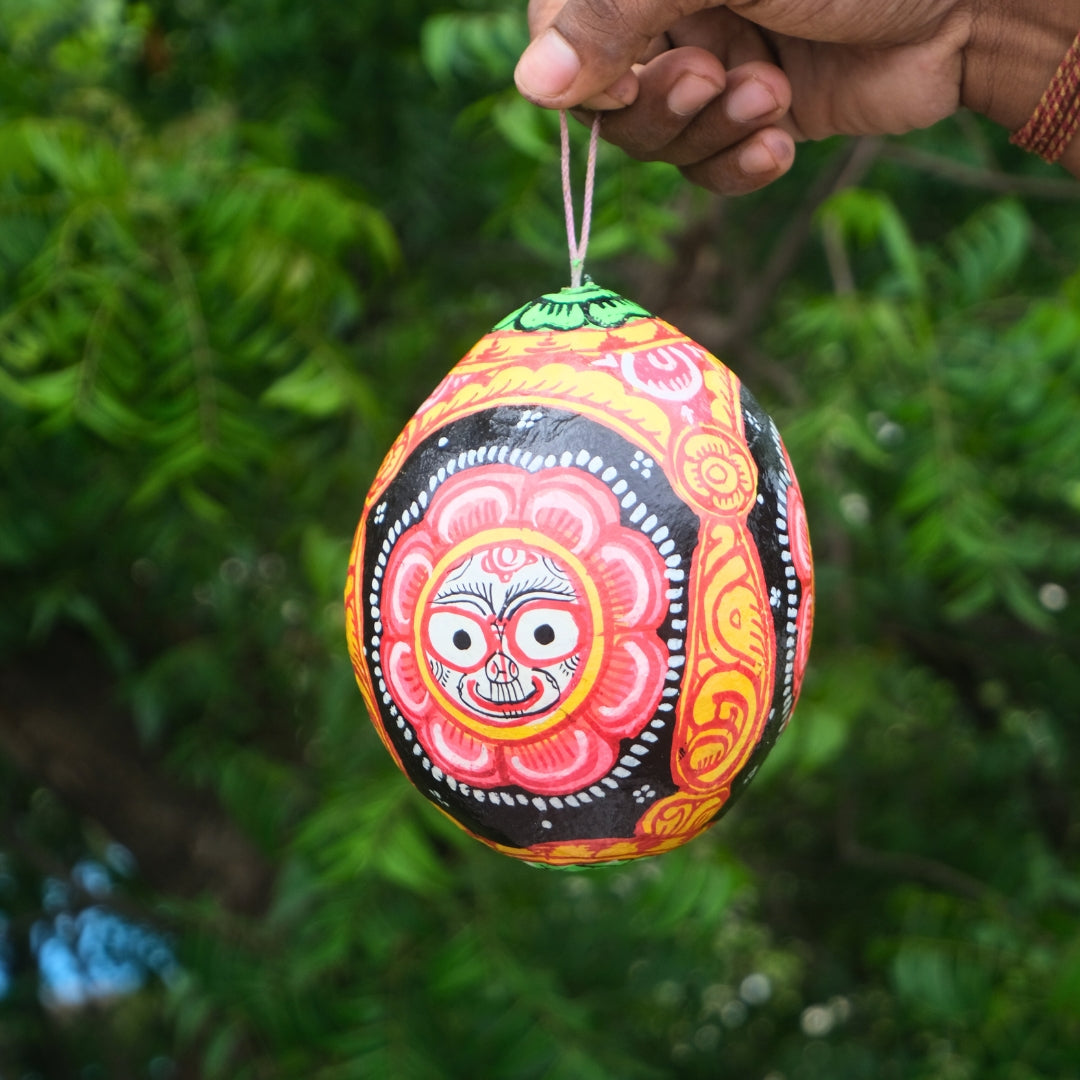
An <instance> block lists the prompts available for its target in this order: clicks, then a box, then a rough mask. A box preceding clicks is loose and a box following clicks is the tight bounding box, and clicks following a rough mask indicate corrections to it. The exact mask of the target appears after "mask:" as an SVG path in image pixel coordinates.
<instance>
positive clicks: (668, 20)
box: [514, 0, 722, 109]
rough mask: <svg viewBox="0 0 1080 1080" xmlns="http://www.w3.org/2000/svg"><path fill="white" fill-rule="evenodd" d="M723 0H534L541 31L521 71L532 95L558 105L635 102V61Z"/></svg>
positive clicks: (534, 20) (522, 85) (521, 85)
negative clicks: (682, 24)
mask: <svg viewBox="0 0 1080 1080" xmlns="http://www.w3.org/2000/svg"><path fill="white" fill-rule="evenodd" d="M721 2H722V0H565V3H561V2H560V0H531V2H530V6H529V14H530V20H529V21H530V28H531V30H532V33H533V35H534V37H533V40H532V42H531V44H530V45H529V47H528V48H527V49H526V50H525V52H524V53H523V54H522V56H521V59H520V60H519V61H518V65H517V70H516V71H515V73H514V78H515V81H516V82H517V85H518V89H519V90H520V91H521V93H522V94H523V95H524V96H525V97H527V98H528V99H529V100H530V101H534V102H536V104H538V105H543V106H545V107H546V108H552V109H569V108H573V107H574V106H578V105H582V104H584V103H588V104H590V105H592V106H593V107H605V105H606V107H609V108H616V107H619V106H622V105H629V104H631V103H632V102H633V101H634V99H635V98H636V96H637V92H638V85H637V79H636V77H635V75H634V72H633V71H632V70H631V68H632V66H633V64H634V63H636V62H638V61H640V60H641V59H642V58H643V57H645V56H647V55H649V54H650V52H651V51H652V50H654V47H655V42H656V39H657V38H659V37H661V36H662V35H663V33H664V31H665V30H666V29H667V28H668V27H669V26H671V25H672V24H673V23H675V22H677V21H678V20H679V19H680V18H682V17H684V16H685V15H687V14H690V13H691V12H695V11H700V10H703V9H704V8H708V7H716V6H718V5H719V3H721Z"/></svg>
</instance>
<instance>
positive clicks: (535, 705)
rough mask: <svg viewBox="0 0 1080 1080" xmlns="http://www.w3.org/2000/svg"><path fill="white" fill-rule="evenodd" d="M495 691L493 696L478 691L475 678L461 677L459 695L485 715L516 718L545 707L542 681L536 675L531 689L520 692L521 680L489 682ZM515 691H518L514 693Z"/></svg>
mask: <svg viewBox="0 0 1080 1080" xmlns="http://www.w3.org/2000/svg"><path fill="white" fill-rule="evenodd" d="M488 685H489V686H490V687H491V688H492V690H493V691H494V692H495V696H494V697H488V696H487V695H486V694H482V693H480V690H479V686H478V680H477V679H463V680H462V682H461V696H462V699H463V700H464V702H465V704H466V705H469V706H471V707H472V708H473V709H475V710H476V711H477V712H480V713H483V714H484V715H486V716H502V717H507V718H512V719H517V718H519V717H522V716H528V715H529V714H530V713H531V712H541V711H543V709H544V708H546V703H545V702H544V682H543V680H542V679H541V678H540V677H539V676H538V675H533V677H532V689H531V690H529V691H528V692H526V693H524V694H522V693H520V690H521V689H522V685H521V681H520V680H515V681H514V682H513V683H489V684H488ZM515 691H519V692H518V693H515Z"/></svg>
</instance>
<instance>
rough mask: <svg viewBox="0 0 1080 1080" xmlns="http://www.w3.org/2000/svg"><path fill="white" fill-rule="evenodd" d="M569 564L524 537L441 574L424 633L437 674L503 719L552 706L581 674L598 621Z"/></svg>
mask: <svg viewBox="0 0 1080 1080" xmlns="http://www.w3.org/2000/svg"><path fill="white" fill-rule="evenodd" d="M581 601H582V597H581V590H580V587H579V586H577V585H576V584H575V581H574V579H573V577H572V575H571V573H570V571H569V569H568V568H567V567H564V566H561V565H559V563H558V562H557V561H556V560H555V559H554V558H553V557H552V556H550V555H546V554H543V553H538V552H534V551H530V550H529V548H528V547H526V546H525V545H524V544H504V545H500V546H497V547H489V548H486V549H484V550H483V551H480V552H478V553H477V554H475V555H472V556H470V557H469V558H467V559H465V560H464V562H462V563H460V564H459V565H458V566H455V567H453V568H452V569H451V570H449V571H448V572H447V574H446V576H445V578H444V579H443V580H442V581H441V582H438V583H437V585H436V587H435V590H434V593H433V595H432V597H431V600H430V602H429V606H428V608H427V610H426V611H425V612H424V615H423V620H424V621H423V631H422V640H423V643H424V651H425V655H426V658H427V662H428V665H429V666H430V668H431V672H432V675H433V676H434V677H435V680H436V681H437V682H438V683H439V685H440V686H442V687H443V689H444V690H445V692H446V693H447V694H448V695H449V696H450V697H451V698H452V699H453V700H454V701H455V703H456V704H457V705H458V706H460V707H461V708H463V709H465V710H466V711H467V712H470V713H472V714H474V715H476V716H479V717H484V718H485V719H487V720H489V721H494V722H495V723H496V724H497V723H499V722H500V721H502V722H504V723H507V724H517V723H518V722H520V721H521V720H522V719H524V718H527V717H539V716H543V715H545V714H547V713H549V712H551V711H552V710H553V709H554V708H556V707H557V706H558V705H559V704H560V702H562V701H563V700H564V699H565V698H566V696H567V694H568V693H569V691H570V690H571V689H572V688H573V685H574V683H575V681H576V676H577V672H578V670H579V667H580V663H581V654H582V651H583V650H585V649H587V647H588V645H587V643H588V641H589V636H590V625H589V624H590V620H589V618H588V614H587V610H586V608H585V607H584V606H583V604H582V603H581Z"/></svg>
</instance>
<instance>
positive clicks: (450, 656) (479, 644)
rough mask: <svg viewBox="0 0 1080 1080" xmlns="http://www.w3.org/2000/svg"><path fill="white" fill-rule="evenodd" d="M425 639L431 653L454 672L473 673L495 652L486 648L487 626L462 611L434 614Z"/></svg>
mask: <svg viewBox="0 0 1080 1080" xmlns="http://www.w3.org/2000/svg"><path fill="white" fill-rule="evenodd" d="M427 638H428V642H429V643H430V646H431V650H432V652H434V653H435V655H436V656H437V657H438V658H439V659H440V660H441V661H442V662H443V663H444V664H448V665H449V666H450V667H452V668H454V669H456V670H457V671H472V670H473V669H474V668H477V667H479V666H480V665H481V664H482V663H483V662H484V661H485V660H486V659H487V658H488V656H490V655H491V653H492V652H493V651H494V650H493V649H491V648H489V646H488V634H487V626H486V625H485V624H484V623H483V622H482V621H481V620H480V619H478V618H476V617H475V616H474V615H470V614H469V613H468V612H465V611H433V612H432V613H431V617H430V618H429V619H428V622H427Z"/></svg>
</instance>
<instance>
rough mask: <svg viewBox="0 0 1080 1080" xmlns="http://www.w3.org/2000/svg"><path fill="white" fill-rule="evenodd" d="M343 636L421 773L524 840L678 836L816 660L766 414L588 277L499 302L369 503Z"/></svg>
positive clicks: (747, 763) (544, 856) (423, 787)
mask: <svg viewBox="0 0 1080 1080" xmlns="http://www.w3.org/2000/svg"><path fill="white" fill-rule="evenodd" d="M345 606H346V618H347V630H348V642H349V651H350V654H351V657H352V662H353V666H354V669H355V672H356V678H357V681H358V682H359V685H360V689H361V692H362V694H363V697H364V700H365V702H366V704H367V707H368V710H369V712H370V715H371V718H372V720H373V722H374V725H375V729H376V731H377V732H378V734H379V736H380V738H381V739H382V741H383V743H384V744H385V745H386V748H387V750H388V751H389V752H390V754H391V755H392V757H393V758H394V760H395V762H396V763H397V764H398V766H399V768H400V769H401V770H402V772H404V773H405V775H406V776H407V777H408V778H409V780H410V781H411V782H412V783H413V784H414V785H415V786H416V787H417V788H418V789H419V790H420V792H421V793H422V794H423V795H424V796H426V797H427V798H428V799H430V800H431V801H432V802H433V803H434V804H435V805H436V806H438V807H439V809H441V810H442V811H443V812H444V813H445V814H447V816H449V817H450V818H451V819H452V820H453V821H454V822H456V823H457V824H458V825H460V826H461V827H462V828H464V829H465V830H467V831H468V832H469V833H471V834H472V835H473V836H475V837H476V838H477V839H479V840H481V841H483V842H484V843H486V844H488V845H490V846H491V847H493V848H496V849H497V850H499V851H502V852H504V853H506V854H508V855H512V856H515V857H517V858H521V859H526V860H529V861H531V862H535V863H541V864H548V865H552V866H570V865H588V864H595V863H603V862H611V861H615V860H624V859H633V858H638V857H640V856H644V855H654V854H658V853H660V852H663V851H667V850H669V849H671V848H674V847H676V846H678V845H680V844H683V843H685V842H686V841H687V840H689V839H691V838H692V837H694V836H696V835H698V834H699V833H700V832H702V831H703V830H704V829H706V828H707V827H708V826H709V825H710V824H711V823H712V822H713V821H715V820H716V818H717V817H719V816H720V815H721V814H722V813H723V812H724V810H725V809H726V808H727V807H728V806H730V805H731V802H732V800H733V799H734V798H735V796H736V795H738V793H739V792H740V791H741V790H742V789H743V788H744V787H745V786H746V784H747V783H748V782H749V780H750V778H751V777H752V776H753V774H754V772H755V771H756V770H757V768H758V766H759V765H760V763H761V761H762V760H763V759H764V757H765V755H766V754H767V753H768V751H769V749H770V748H771V747H772V745H773V743H774V742H775V741H776V738H777V736H778V735H779V734H780V733H781V732H782V731H783V729H784V727H785V726H786V724H787V723H788V720H789V718H790V716H791V712H792V709H793V708H794V705H795V701H796V699H797V697H798V693H799V686H800V683H801V680H802V677H803V672H804V670H805V667H806V659H807V652H808V650H809V645H810V633H811V623H812V612H813V569H812V564H811V556H810V543H809V537H808V533H807V527H806V517H805V514H804V511H803V501H802V496H801V494H800V492H799V487H798V484H797V483H796V480H795V476H794V473H793V471H792V468H791V463H790V461H789V459H788V456H787V454H786V452H785V450H784V447H783V444H782V443H781V441H780V436H779V434H778V433H777V430H776V427H775V425H774V424H773V422H772V420H771V419H770V418H769V417H768V416H767V415H766V414H765V412H764V411H763V410H762V409H761V407H760V406H759V405H758V404H757V402H756V401H755V400H754V398H753V397H752V396H751V395H750V393H749V392H748V391H747V390H746V388H745V387H743V386H742V385H741V384H740V382H739V380H738V378H737V377H736V376H735V375H734V374H733V373H732V372H731V371H730V370H728V368H726V367H725V366H724V365H723V364H722V363H721V362H720V361H719V360H717V359H716V358H715V357H714V356H712V355H711V354H710V353H709V352H708V351H706V350H705V349H704V348H703V347H702V346H700V345H698V344H696V343H695V342H694V341H691V340H690V339H689V338H687V337H686V336H685V335H683V334H681V333H680V332H679V331H678V330H676V329H675V328H674V327H673V326H671V325H669V324H668V323H666V322H664V321H662V320H660V319H657V318H654V317H653V316H652V315H650V314H649V313H648V312H646V311H645V310H643V309H642V308H640V307H639V306H637V305H636V304H634V303H631V302H630V301H628V300H625V299H623V298H622V297H621V296H618V295H617V294H615V293H613V292H610V291H608V290H606V289H602V288H600V287H598V286H596V285H593V284H592V283H586V284H583V285H578V286H573V287H571V288H568V289H563V290H562V291H561V292H558V293H553V294H550V295H546V296H542V297H540V298H539V299H538V300H535V301H533V302H532V303H529V304H526V305H525V306H524V307H522V308H521V309H519V310H518V311H516V312H514V313H513V314H511V315H509V316H508V317H507V318H505V319H503V321H502V322H500V323H499V324H498V325H497V326H496V327H495V328H494V330H492V331H491V333H489V334H487V335H486V336H485V337H483V338H482V339H481V340H480V341H479V342H477V344H476V345H475V346H474V347H473V348H472V349H471V350H470V351H469V352H468V354H467V355H466V356H465V357H464V358H463V359H462V360H461V361H460V362H459V363H458V365H457V366H456V367H455V368H454V369H453V370H452V371H451V372H450V374H449V375H448V376H447V377H446V378H445V379H444V380H443V382H442V383H441V384H440V386H439V387H438V388H437V389H436V390H435V392H434V393H433V394H432V395H431V396H430V397H429V398H428V399H427V401H425V402H424V404H423V405H422V406H421V407H420V409H419V410H418V411H417V413H416V415H415V416H414V417H413V418H412V419H411V420H410V421H409V423H408V424H407V425H406V427H405V429H404V431H402V433H401V434H400V435H399V436H398V438H397V440H396V441H395V442H394V444H393V446H392V447H391V449H390V452H389V454H388V455H387V457H386V459H385V460H384V462H383V464H382V466H381V468H380V469H379V472H378V475H377V476H376V478H375V481H374V483H373V485H372V487H371V490H370V492H369V494H368V496H367V500H366V502H365V505H364V509H363V516H362V517H361V520H360V524H359V527H358V529H357V532H356V537H355V541H354V544H353V548H352V555H351V558H350V562H349V571H348V582H347V586H346V591H345Z"/></svg>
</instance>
